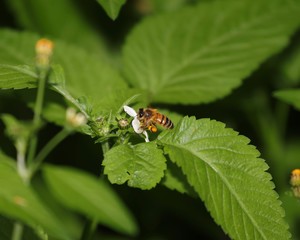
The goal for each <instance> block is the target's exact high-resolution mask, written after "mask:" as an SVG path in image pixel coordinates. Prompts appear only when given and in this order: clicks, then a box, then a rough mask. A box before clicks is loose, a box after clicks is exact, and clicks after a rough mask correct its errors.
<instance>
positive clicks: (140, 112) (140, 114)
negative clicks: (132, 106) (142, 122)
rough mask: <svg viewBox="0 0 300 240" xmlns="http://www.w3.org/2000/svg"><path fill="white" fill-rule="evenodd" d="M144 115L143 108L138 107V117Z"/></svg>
mask: <svg viewBox="0 0 300 240" xmlns="http://www.w3.org/2000/svg"><path fill="white" fill-rule="evenodd" d="M144 115H145V112H144V109H143V108H140V109H139V112H138V117H139V118H142V117H144Z"/></svg>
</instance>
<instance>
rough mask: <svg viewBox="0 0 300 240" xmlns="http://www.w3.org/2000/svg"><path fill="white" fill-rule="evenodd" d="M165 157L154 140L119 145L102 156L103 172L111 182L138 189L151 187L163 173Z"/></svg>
mask: <svg viewBox="0 0 300 240" xmlns="http://www.w3.org/2000/svg"><path fill="white" fill-rule="evenodd" d="M165 162H166V159H165V157H164V156H163V153H162V151H161V150H160V149H158V148H157V147H156V144H155V143H154V142H151V143H140V144H137V145H119V146H117V147H114V148H112V149H110V150H109V151H108V152H107V153H106V154H105V157H104V160H103V163H102V164H103V166H104V167H105V168H104V174H106V175H107V176H108V179H109V181H110V182H111V183H116V184H123V183H125V182H126V181H128V186H130V187H136V188H140V189H144V190H145V189H151V188H153V187H155V186H156V184H157V183H159V181H160V180H161V178H162V177H163V175H164V170H165V169H166V163H165Z"/></svg>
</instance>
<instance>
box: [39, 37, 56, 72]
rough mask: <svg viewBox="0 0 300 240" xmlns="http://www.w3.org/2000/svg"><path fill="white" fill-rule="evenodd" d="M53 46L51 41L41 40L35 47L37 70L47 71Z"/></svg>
mask: <svg viewBox="0 0 300 240" xmlns="http://www.w3.org/2000/svg"><path fill="white" fill-rule="evenodd" d="M53 47H54V44H53V42H52V41H50V40H48V39H45V38H42V39H40V40H38V41H37V43H36V45H35V51H36V66H37V68H38V69H48V68H49V66H50V60H51V56H52V53H53Z"/></svg>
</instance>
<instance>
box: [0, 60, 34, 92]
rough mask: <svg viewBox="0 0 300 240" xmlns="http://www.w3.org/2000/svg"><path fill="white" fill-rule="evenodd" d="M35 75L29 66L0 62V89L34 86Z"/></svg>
mask: <svg viewBox="0 0 300 240" xmlns="http://www.w3.org/2000/svg"><path fill="white" fill-rule="evenodd" d="M36 86H37V75H36V73H35V72H34V71H33V70H32V69H31V68H30V67H29V66H12V65H4V64H0V89H11V88H13V89H22V88H35V87H36Z"/></svg>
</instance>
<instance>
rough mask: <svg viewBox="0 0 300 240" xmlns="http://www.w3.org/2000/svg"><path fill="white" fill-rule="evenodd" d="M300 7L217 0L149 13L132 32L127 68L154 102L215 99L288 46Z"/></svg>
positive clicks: (126, 50) (278, 1)
mask: <svg viewBox="0 0 300 240" xmlns="http://www.w3.org/2000/svg"><path fill="white" fill-rule="evenodd" d="M299 9H300V6H299V2H295V3H294V4H292V1H291V3H287V2H286V1H281V0H276V1H255V2H253V1H250V0H249V1H248V0H247V1H212V2H206V3H205V2H204V3H202V4H199V5H198V6H197V7H193V8H188V9H182V10H180V11H176V12H174V13H172V14H166V15H162V16H154V17H151V18H148V19H146V20H145V21H144V22H143V23H141V24H139V25H138V26H137V27H136V28H135V29H134V31H133V32H132V33H131V34H130V35H129V36H128V39H127V43H126V44H125V46H124V72H125V74H126V77H127V79H128V80H129V81H130V83H131V84H132V85H134V86H139V87H140V88H142V89H146V90H147V91H148V94H149V100H150V101H151V102H153V101H154V102H160V103H183V104H196V103H204V102H211V101H213V100H216V99H218V98H221V97H224V96H226V95H228V94H229V93H230V92H231V91H232V89H234V88H236V87H237V86H239V85H240V84H241V81H242V80H243V79H244V78H245V77H247V76H248V75H249V74H250V73H251V72H252V71H253V70H255V69H256V68H257V67H258V65H259V64H260V63H262V62H263V61H264V60H265V59H266V58H268V57H270V55H272V54H274V53H276V52H278V51H279V50H280V49H282V48H283V47H285V46H286V44H287V43H288V37H289V36H290V35H291V33H292V32H293V31H294V29H295V27H296V26H297V24H298V22H299V19H297V18H295V14H297V12H298V11H299ZM183 19H184V21H183Z"/></svg>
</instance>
